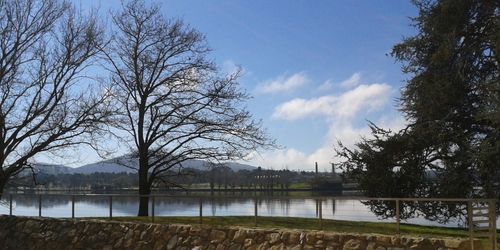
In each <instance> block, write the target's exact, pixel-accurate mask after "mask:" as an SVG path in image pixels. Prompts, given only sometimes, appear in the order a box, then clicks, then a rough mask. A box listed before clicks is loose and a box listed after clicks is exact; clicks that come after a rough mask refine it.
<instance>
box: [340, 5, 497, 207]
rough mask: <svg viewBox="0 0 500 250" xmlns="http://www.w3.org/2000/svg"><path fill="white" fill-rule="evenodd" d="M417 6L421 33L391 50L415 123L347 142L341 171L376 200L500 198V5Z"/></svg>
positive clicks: (409, 115)
mask: <svg viewBox="0 0 500 250" xmlns="http://www.w3.org/2000/svg"><path fill="white" fill-rule="evenodd" d="M414 4H415V6H416V7H417V8H418V9H419V15H418V16H417V17H415V18H412V24H413V26H414V27H415V28H416V29H417V31H418V33H417V34H416V35H414V36H412V37H408V38H405V39H404V40H403V41H402V42H401V43H399V44H397V45H395V46H394V47H393V50H392V53H391V54H392V56H394V57H395V59H396V60H397V61H400V62H402V64H403V66H402V70H403V72H404V73H406V74H407V75H408V76H409V80H408V81H407V84H406V86H405V87H404V88H403V89H402V93H401V99H400V110H401V111H402V112H403V113H404V115H405V117H406V119H407V121H408V126H407V127H406V128H405V129H403V130H401V131H398V132H396V133H394V132H391V131H387V130H384V129H382V128H379V127H377V126H376V125H374V124H370V126H371V128H372V135H373V138H363V139H362V140H361V141H360V142H359V143H357V144H356V148H355V149H348V148H346V147H344V146H342V144H340V148H338V150H337V151H338V153H339V155H340V156H343V157H344V159H346V160H345V161H344V162H343V163H342V164H341V166H342V167H343V169H344V170H345V171H346V173H347V175H348V176H350V177H351V178H354V179H355V180H357V181H358V182H359V184H360V187H361V188H362V189H363V190H365V191H366V194H367V195H369V196H379V197H381V196H385V197H476V196H480V197H489V198H490V197H499V194H500V192H499V183H500V178H499V177H500V173H499V165H498V164H499V163H500V144H499V139H500V132H499V128H500V119H499V117H500V112H499V100H500V79H499V77H500V66H499V63H500V1H498V0H440V1H428V0H421V1H414ZM386 208H387V207H386V206H382V209H380V210H379V211H378V212H379V214H381V215H383V214H385V213H387V212H388V211H387V209H386ZM422 209H427V208H422ZM390 214H391V211H389V212H388V215H390Z"/></svg>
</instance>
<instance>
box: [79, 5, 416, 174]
mask: <svg viewBox="0 0 500 250" xmlns="http://www.w3.org/2000/svg"><path fill="white" fill-rule="evenodd" d="M153 2H155V1H153ZM156 3H160V4H161V6H162V10H163V12H164V14H165V15H166V16H167V17H172V18H181V19H183V20H184V21H185V23H186V24H189V25H191V26H192V27H194V28H196V29H198V30H199V31H201V32H202V33H204V34H205V35H206V39H207V41H208V43H209V45H210V47H211V48H212V49H213V50H214V51H213V52H212V53H211V56H212V57H213V59H214V60H215V61H216V62H217V64H218V65H219V66H220V67H221V69H222V70H224V71H231V70H234V68H235V67H236V66H237V65H239V66H241V67H242V68H243V70H244V72H245V74H244V76H243V77H242V78H241V85H242V87H243V88H244V89H246V91H248V92H249V93H250V94H251V95H252V96H253V99H252V100H250V101H249V102H248V103H247V107H248V109H249V110H250V111H252V113H253V114H254V116H255V117H256V118H258V119H262V121H263V124H264V127H266V128H267V130H268V132H269V134H270V136H272V137H273V138H275V139H277V142H278V143H279V144H280V145H281V146H282V149H280V150H275V151H264V152H260V153H258V154H257V153H256V154H254V155H252V157H251V159H250V163H252V164H255V165H260V166H263V167H266V168H274V169H280V168H285V167H287V168H289V169H294V170H295V169H313V167H314V162H316V161H317V162H318V163H319V164H320V168H324V169H329V163H330V162H335V161H336V160H337V159H335V158H334V155H335V152H334V148H333V146H334V145H335V144H336V141H337V140H342V141H344V142H345V143H346V144H347V145H352V144H353V143H354V142H355V141H356V140H357V139H358V138H359V136H361V135H367V134H368V131H367V126H366V124H367V120H371V121H374V122H375V123H377V124H380V125H382V126H384V127H387V128H394V129H397V128H401V127H402V126H403V125H404V120H403V119H402V118H401V115H400V114H399V113H398V112H397V111H396V105H397V98H398V96H399V90H400V88H401V87H402V86H403V84H404V79H405V77H406V76H404V75H403V74H402V73H401V72H400V65H399V64H398V63H396V62H395V60H394V59H393V58H391V57H390V56H388V55H387V54H388V53H389V52H390V50H391V47H392V46H393V45H394V44H396V43H397V42H399V41H401V39H402V38H403V37H404V36H409V35H412V34H413V33H414V32H415V31H414V28H412V27H411V26H410V25H409V24H410V20H409V17H411V16H415V15H416V14H417V10H416V8H415V7H414V6H412V5H411V4H410V1H405V0H387V1H374V0H366V1H325V0H321V1H265V0H253V1H236V0H230V1H229V0H228V1H202V0H168V1H156ZM80 4H81V5H83V6H84V7H88V6H99V7H100V9H101V13H102V14H105V13H107V11H108V9H110V8H115V7H117V6H119V5H120V2H119V1H113V0H109V1H105V0H93V1H82V2H81V3H80ZM84 158H85V159H84V162H85V161H87V162H92V161H96V160H97V159H96V158H95V157H84Z"/></svg>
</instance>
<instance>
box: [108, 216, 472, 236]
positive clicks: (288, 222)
mask: <svg viewBox="0 0 500 250" xmlns="http://www.w3.org/2000/svg"><path fill="white" fill-rule="evenodd" d="M101 219H105V218H101ZM113 220H114V221H127V222H151V217H113ZM155 223H178V224H199V223H200V220H199V217H155ZM203 224H207V225H221V226H244V227H255V218H254V217H252V216H225V217H218V216H217V217H203ZM257 227H259V228H289V229H308V230H320V222H319V220H318V219H309V218H290V217H258V220H257ZM322 230H324V231H335V232H349V233H379V234H388V235H392V234H395V233H396V225H395V224H394V223H381V222H353V221H341V220H323V229H322ZM401 233H403V234H408V235H415V236H417V235H418V236H433V237H437V236H445V237H468V235H467V233H468V231H467V230H466V229H459V228H443V227H432V226H415V225H407V224H401Z"/></svg>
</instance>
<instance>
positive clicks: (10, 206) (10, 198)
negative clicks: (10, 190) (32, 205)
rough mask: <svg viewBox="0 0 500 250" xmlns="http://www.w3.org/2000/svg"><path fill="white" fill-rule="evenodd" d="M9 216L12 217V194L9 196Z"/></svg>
mask: <svg viewBox="0 0 500 250" xmlns="http://www.w3.org/2000/svg"><path fill="white" fill-rule="evenodd" d="M9 215H10V216H12V194H9Z"/></svg>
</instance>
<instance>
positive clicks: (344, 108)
mask: <svg viewBox="0 0 500 250" xmlns="http://www.w3.org/2000/svg"><path fill="white" fill-rule="evenodd" d="M390 93H391V87H390V86H389V85H387V84H385V83H374V84H370V85H360V86H358V87H356V88H355V89H352V90H349V91H347V92H345V93H342V94H341V95H326V96H321V97H317V98H311V99H302V98H296V99H293V100H291V101H288V102H285V103H283V104H281V105H279V106H278V107H276V108H275V110H274V113H273V118H276V119H284V120H297V119H303V118H306V117H310V116H326V117H327V118H330V119H333V118H336V119H346V118H352V117H354V116H355V115H356V114H357V113H358V112H359V111H360V110H367V111H372V110H377V109H379V108H381V107H382V106H384V104H385V103H386V102H387V101H388V99H389V96H390Z"/></svg>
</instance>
